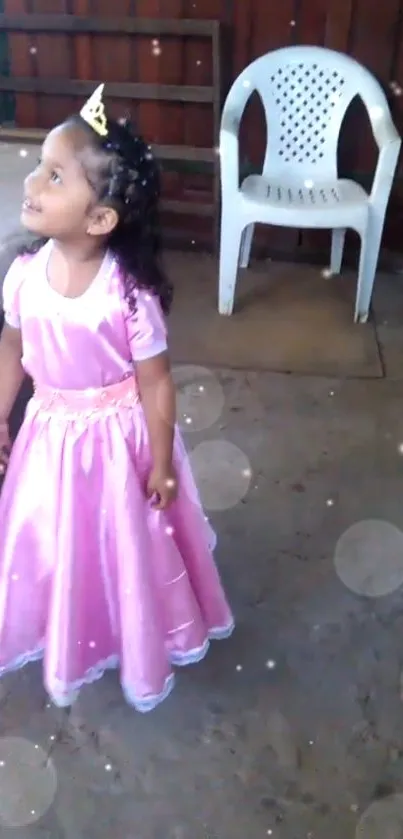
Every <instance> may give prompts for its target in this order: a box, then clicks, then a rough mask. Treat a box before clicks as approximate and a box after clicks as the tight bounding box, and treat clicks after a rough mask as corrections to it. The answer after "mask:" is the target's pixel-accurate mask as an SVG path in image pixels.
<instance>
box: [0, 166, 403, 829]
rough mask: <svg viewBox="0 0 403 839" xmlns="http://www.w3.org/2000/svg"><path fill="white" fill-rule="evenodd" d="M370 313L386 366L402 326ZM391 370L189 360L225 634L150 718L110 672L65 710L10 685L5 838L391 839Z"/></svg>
mask: <svg viewBox="0 0 403 839" xmlns="http://www.w3.org/2000/svg"><path fill="white" fill-rule="evenodd" d="M10 177H11V176H10ZM13 177H14V175H13ZM2 188H3V187H2ZM7 188H8V187H7ZM400 282H401V281H400V280H398V279H397V280H396V282H395V283H394V287H398V286H399V283H400ZM394 293H396V288H395V292H394ZM401 297H402V299H403V289H402V290H401ZM382 306H383V312H384V314H385V320H387V318H388V317H389V315H390V318H391V319H390V332H389V333H388V351H390V352H392V351H393V352H394V357H395V359H396V358H397V354H398V353H400V344H399V341H401V337H400V330H401V322H400V323H399V322H398V320H397V319H396V312H397V307H396V305H395V303H394V302H393V303H391V301H390V299H384V300H383V302H382ZM388 312H389V314H388ZM393 318H395V320H394V321H393ZM357 328H359V327H357ZM393 348H394V350H393ZM394 369H395V371H397V373H396V375H395V376H394V377H391V378H383V379H374V380H371V379H368V380H350V381H343V382H341V381H330V380H325V379H319V378H315V377H295V376H281V375H274V374H253V373H250V374H245V373H242V374H236V373H229V372H228V371H215V373H214V374H212V373H208V371H206V372H205V373H204V374H202V373H201V372H200V371H193V374H192V375H193V379H192V375H190V379H192V381H193V385H194V386H189V387H184V388H180V389H179V410H180V415H181V418H182V421H183V426H184V429H185V430H186V432H187V433H186V437H187V443H188V446H189V449H190V450H191V452H192V461H193V465H194V468H195V471H196V475H197V477H198V478H199V481H200V486H201V491H202V495H203V498H204V501H205V505H206V508H207V513H208V515H209V517H210V518H211V521H212V522H213V524H214V526H215V527H216V529H217V532H218V534H219V543H218V551H217V561H218V563H219V566H220V570H221V573H222V576H223V579H224V582H225V585H226V588H227V590H228V593H229V596H230V599H231V602H232V605H233V608H234V611H235V615H236V620H237V629H236V632H235V634H234V636H233V638H232V639H231V640H229V641H225V642H220V643H216V644H215V645H213V646H212V648H211V651H210V653H209V655H208V657H207V658H206V660H205V661H204V662H203V663H202V664H200V665H198V666H195V667H191V668H188V669H186V670H183V671H181V672H179V673H178V681H177V687H176V690H175V691H174V693H173V694H172V695H171V697H170V698H169V699H168V700H167V701H166V702H165V703H164V704H163V705H162V706H161V707H160V708H159V709H158V710H156V711H154V712H153V713H152V714H149V715H145V716H142V715H139V714H137V713H135V712H134V711H133V710H131V709H130V708H129V707H128V706H127V705H125V703H124V701H123V699H122V696H121V693H120V689H119V684H118V679H117V676H116V675H115V674H110V675H108V676H106V677H105V678H104V679H103V680H102V681H101V682H99V683H98V684H96V685H94V686H92V687H89V688H88V689H87V690H86V691H85V692H84V693H83V694H82V697H81V698H80V700H79V702H78V704H77V706H76V707H75V708H74V709H73V710H72V711H71V712H70V713H69V714H68V713H67V712H60V711H57V710H55V709H54V708H53V707H50V706H49V703H48V701H47V698H46V696H45V694H44V691H43V687H42V681H41V668H40V666H39V665H33V666H31V667H29V668H26V669H25V670H23V671H20V672H19V673H17V674H13V675H12V676H9V677H7V678H5V679H4V680H3V681H2V682H1V683H0V836H1V837H3V836H4V837H8V836H9V835H10V836H12V835H13V836H16V837H18V839H103V837H105V839H106V837H108V839H110V837H111V836H112V835H114V836H116V837H118V839H264V837H267V836H271V837H273V839H401V837H402V836H403V715H402V710H403V709H402V697H403V678H402V671H403V589H402V585H401V584H402V582H403V507H402V495H403V421H402V392H403V378H402V377H401V376H400V377H399V375H398V372H399V371H398V365H397V364H395V367H394ZM200 381H203V389H202V390H200V387H199V384H198V383H200ZM188 420H190V422H188ZM224 459H225V462H226V464H227V465H226V467H225V468H223V466H222V463H223V460H224Z"/></svg>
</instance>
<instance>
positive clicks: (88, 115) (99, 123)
mask: <svg viewBox="0 0 403 839" xmlns="http://www.w3.org/2000/svg"><path fill="white" fill-rule="evenodd" d="M104 87H105V85H104V84H100V85H99V87H97V89H96V90H94V93H93V94H92V96H90V98H89V99H88V101H87V102H86V103H85V105H83V107H82V108H81V111H80V117H81V118H82V119H83V120H84V122H86V123H87V125H89V126H90V127H91V128H92V129H93V131H95V133H96V134H98V135H99V137H107V136H108V122H107V119H106V113H105V106H104V103H103V100H102V95H103V92H104Z"/></svg>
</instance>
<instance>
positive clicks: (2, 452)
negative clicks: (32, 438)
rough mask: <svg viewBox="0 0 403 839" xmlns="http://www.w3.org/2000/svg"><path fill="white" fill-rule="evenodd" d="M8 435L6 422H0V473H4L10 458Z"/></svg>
mask: <svg viewBox="0 0 403 839" xmlns="http://www.w3.org/2000/svg"><path fill="white" fill-rule="evenodd" d="M10 449H11V443H10V435H9V431H8V423H6V422H0V475H4V473H5V471H6V469H7V466H8V461H9V458H10Z"/></svg>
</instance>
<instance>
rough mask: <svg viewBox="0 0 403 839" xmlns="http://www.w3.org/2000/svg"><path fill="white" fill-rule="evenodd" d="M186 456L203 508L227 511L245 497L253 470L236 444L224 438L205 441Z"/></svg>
mask: <svg viewBox="0 0 403 839" xmlns="http://www.w3.org/2000/svg"><path fill="white" fill-rule="evenodd" d="M189 459H190V465H191V469H192V471H193V476H194V479H195V481H196V485H197V489H198V491H199V493H200V497H201V501H202V504H203V507H204V509H205V510H208V511H217V512H219V511H224V510H230V509H232V508H233V507H236V506H237V505H238V504H239V503H240V502H241V501H242V500H243V499H244V498H245V496H246V494H247V492H248V490H249V487H250V483H251V479H252V470H251V466H250V463H249V460H248V458H247V457H246V455H245V454H244V452H243V451H242V450H241V449H239V448H238V446H235V445H234V444H233V443H229V442H228V441H226V440H205V441H204V442H202V443H199V445H198V446H196V447H195V448H194V449H193V451H192V452H191V453H190V455H189Z"/></svg>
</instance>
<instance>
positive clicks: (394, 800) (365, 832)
mask: <svg viewBox="0 0 403 839" xmlns="http://www.w3.org/2000/svg"><path fill="white" fill-rule="evenodd" d="M402 836H403V795H390V796H388V797H387V798H380V799H379V800H378V801H374V802H373V803H372V804H371V805H370V806H369V807H368V809H367V810H365V812H364V813H363V815H362V816H361V818H360V821H359V823H358V826H357V830H356V832H355V839H402Z"/></svg>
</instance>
